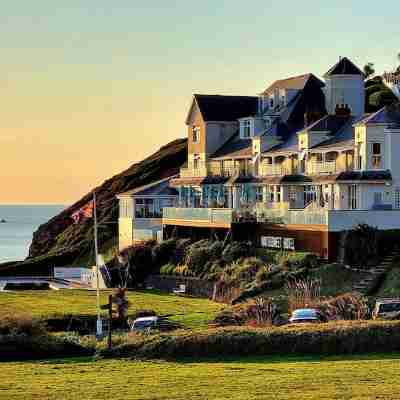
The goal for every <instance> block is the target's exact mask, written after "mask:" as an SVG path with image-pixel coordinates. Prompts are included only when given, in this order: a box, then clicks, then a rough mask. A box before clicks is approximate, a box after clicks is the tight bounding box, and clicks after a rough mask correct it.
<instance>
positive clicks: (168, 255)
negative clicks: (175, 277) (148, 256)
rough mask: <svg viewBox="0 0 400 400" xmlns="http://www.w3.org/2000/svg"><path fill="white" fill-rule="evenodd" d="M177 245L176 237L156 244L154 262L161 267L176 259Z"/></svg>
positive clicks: (153, 254) (153, 253)
mask: <svg viewBox="0 0 400 400" xmlns="http://www.w3.org/2000/svg"><path fill="white" fill-rule="evenodd" d="M176 246H177V240H176V239H168V240H164V241H162V242H161V243H158V244H156V245H155V246H154V247H153V249H152V259H153V263H154V264H155V265H157V266H159V267H160V266H162V265H165V264H168V263H170V262H172V261H173V259H174V255H175V251H176Z"/></svg>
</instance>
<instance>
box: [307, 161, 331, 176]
mask: <svg viewBox="0 0 400 400" xmlns="http://www.w3.org/2000/svg"><path fill="white" fill-rule="evenodd" d="M336 172H339V168H338V167H337V165H336V161H325V162H322V161H309V162H308V163H307V173H308V174H309V175H319V174H335V173H336Z"/></svg>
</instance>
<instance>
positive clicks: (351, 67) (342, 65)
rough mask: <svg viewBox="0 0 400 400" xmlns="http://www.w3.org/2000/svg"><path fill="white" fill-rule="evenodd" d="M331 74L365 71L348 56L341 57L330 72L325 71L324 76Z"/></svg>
mask: <svg viewBox="0 0 400 400" xmlns="http://www.w3.org/2000/svg"><path fill="white" fill-rule="evenodd" d="M331 75H362V76H363V77H364V76H365V75H364V72H363V71H361V70H360V68H358V67H357V66H356V65H355V64H354V63H353V62H352V61H350V60H349V59H348V58H347V57H343V58H341V59H340V60H339V61H338V62H337V63H336V64H335V65H334V66H333V67H332V68H330V69H329V71H328V72H326V73H325V75H324V77H329V76H331Z"/></svg>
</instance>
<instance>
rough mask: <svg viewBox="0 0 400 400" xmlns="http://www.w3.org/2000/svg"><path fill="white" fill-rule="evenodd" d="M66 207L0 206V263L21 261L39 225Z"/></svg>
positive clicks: (44, 205) (56, 205) (26, 253)
mask: <svg viewBox="0 0 400 400" xmlns="http://www.w3.org/2000/svg"><path fill="white" fill-rule="evenodd" d="M66 207H68V206H67V205H60V204H0V221H1V220H4V221H5V223H2V222H0V263H4V262H8V261H22V260H23V259H25V258H26V257H27V255H28V251H29V246H30V244H31V242H32V235H33V232H35V231H36V230H37V229H38V228H39V226H40V225H42V224H44V223H45V222H47V221H48V220H49V219H51V218H52V217H54V216H55V215H57V214H58V213H59V212H60V211H62V210H63V209H65V208H66Z"/></svg>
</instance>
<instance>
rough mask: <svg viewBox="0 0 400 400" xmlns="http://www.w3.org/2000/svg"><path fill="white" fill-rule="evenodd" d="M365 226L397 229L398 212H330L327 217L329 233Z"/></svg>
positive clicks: (398, 224) (398, 222)
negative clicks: (359, 225)
mask: <svg viewBox="0 0 400 400" xmlns="http://www.w3.org/2000/svg"><path fill="white" fill-rule="evenodd" d="M358 224H367V225H370V226H374V227H377V228H378V229H381V230H385V229H399V227H400V210H349V211H346V210H331V211H329V215H328V228H329V231H330V232H340V231H344V230H348V229H352V228H353V227H354V226H356V225H358Z"/></svg>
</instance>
